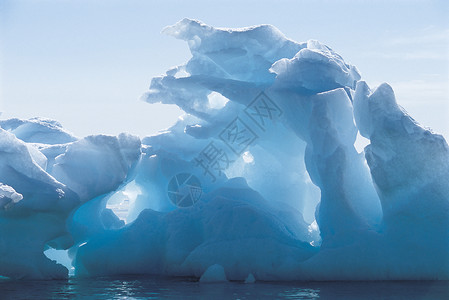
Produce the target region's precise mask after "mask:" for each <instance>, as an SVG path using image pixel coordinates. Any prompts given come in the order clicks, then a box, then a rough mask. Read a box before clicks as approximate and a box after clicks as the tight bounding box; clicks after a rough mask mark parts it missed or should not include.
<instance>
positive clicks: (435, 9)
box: [0, 0, 449, 137]
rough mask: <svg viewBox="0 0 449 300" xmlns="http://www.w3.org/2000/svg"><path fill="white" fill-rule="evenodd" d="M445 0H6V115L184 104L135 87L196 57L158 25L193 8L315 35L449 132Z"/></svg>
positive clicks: (121, 127) (231, 21) (113, 129)
mask: <svg viewBox="0 0 449 300" xmlns="http://www.w3.org/2000/svg"><path fill="white" fill-rule="evenodd" d="M448 2H449V1H444V0H441V1H431V0H430V1H417V0H416V1H413V0H407V1H405V0H404V1H399V0H390V1H356V0H352V1H350V0H342V1H317V0H313V1H312V0H311V1H305V0H304V1H293V0H292V1H287V0H277V1H275V0H273V1H234V0H232V1H170V0H166V1H142V0H122V1H118V0H101V1H100V0H97V1H94V0H91V1H87V0H14V1H12V0H0V26H1V28H0V30H1V31H0V43H1V44H0V47H1V48H0V51H1V68H0V70H1V86H0V88H1V90H0V93H1V94H0V96H1V98H0V99H1V102H0V111H3V114H2V116H1V118H10V117H19V118H29V117H33V116H44V117H49V118H53V119H56V120H59V121H60V122H61V123H62V124H63V125H64V127H65V128H67V129H68V130H70V131H72V132H73V133H75V134H76V135H78V136H84V135H87V134H93V133H107V134H117V133H119V132H122V131H126V132H130V133H135V134H138V135H140V136H145V135H147V134H152V133H155V132H156V131H157V130H159V129H163V128H166V127H167V126H169V125H170V124H171V123H173V122H174V121H175V120H176V117H177V115H178V114H179V113H180V112H179V110H177V109H176V108H174V107H172V106H163V105H150V104H147V103H143V102H141V101H139V100H138V98H139V97H140V95H141V94H142V93H144V92H145V91H146V90H147V89H148V86H149V84H150V80H151V78H152V77H153V76H157V75H160V74H162V73H164V72H165V71H166V70H167V69H169V68H170V67H172V66H175V65H178V64H182V63H184V62H186V61H187V60H188V59H189V57H190V52H189V50H188V47H187V44H186V43H185V42H183V41H179V40H175V39H174V38H172V37H168V36H164V35H162V34H160V31H161V29H162V28H163V27H164V26H167V25H171V24H174V23H175V22H177V21H178V20H180V19H182V18H184V17H189V18H194V19H199V20H201V21H203V22H205V23H207V24H209V25H212V26H218V27H242V26H249V25H256V24H266V23H269V24H273V25H274V26H276V27H278V28H279V29H280V30H281V31H282V32H283V33H284V34H285V35H286V36H287V37H289V38H291V39H294V40H296V41H306V40H308V39H317V40H319V41H321V42H323V43H325V44H327V45H328V46H330V47H331V48H333V49H334V50H336V51H337V52H339V53H340V54H341V55H342V56H343V57H344V58H345V60H346V61H347V62H349V63H352V64H354V65H356V66H357V68H358V69H359V70H360V72H361V73H362V77H363V79H365V80H366V81H367V82H368V84H369V85H370V86H371V87H373V86H375V85H378V84H380V83H381V82H388V83H390V84H391V85H392V86H393V89H394V90H395V92H396V96H397V98H398V102H399V103H400V104H401V105H402V106H404V107H405V108H406V109H407V110H408V111H409V113H410V114H411V115H412V116H413V117H414V118H415V119H416V120H418V121H419V122H420V123H421V124H423V125H425V126H429V127H432V128H433V129H434V130H435V131H437V132H440V133H443V134H444V135H445V137H449V5H448V4H447V3H448Z"/></svg>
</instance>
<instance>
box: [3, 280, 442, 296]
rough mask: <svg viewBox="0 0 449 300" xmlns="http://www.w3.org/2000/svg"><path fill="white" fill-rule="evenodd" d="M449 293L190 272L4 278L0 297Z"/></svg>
mask: <svg viewBox="0 0 449 300" xmlns="http://www.w3.org/2000/svg"><path fill="white" fill-rule="evenodd" d="M160 298H172V299H448V298H449V282H446V281H417V282H412V281H399V282H398V281H395V282H276V283H274V282H256V283H255V284H244V283H241V282H229V283H223V284H200V283H199V282H197V281H196V280H194V279H190V278H161V277H139V276H127V277H120V278H118V277H102V278H94V279H92V278H91V279H76V278H71V279H69V280H65V281H64V280H53V281H8V280H0V299H160Z"/></svg>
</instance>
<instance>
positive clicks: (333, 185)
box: [0, 19, 449, 282]
mask: <svg viewBox="0 0 449 300" xmlns="http://www.w3.org/2000/svg"><path fill="white" fill-rule="evenodd" d="M163 32H164V33H166V34H169V35H171V36H173V37H175V38H178V39H182V40H185V41H186V42H187V43H188V45H189V47H190V50H191V53H192V58H191V59H190V60H189V61H188V62H186V63H185V64H184V65H180V66H177V67H174V68H171V69H170V70H168V71H167V73H166V74H165V75H163V76H160V77H156V78H154V79H153V80H152V82H151V85H150V89H149V91H148V92H147V93H145V94H144V95H143V97H142V99H143V100H144V101H147V102H148V103H157V102H161V103H166V104H176V105H177V106H179V107H180V108H181V109H183V111H184V112H185V115H183V116H182V117H180V118H179V120H178V121H177V122H176V124H175V125H173V126H172V127H171V128H169V129H168V130H166V131H164V132H161V133H159V134H157V135H153V136H148V137H145V138H144V139H142V140H140V139H139V138H138V137H135V136H132V135H129V134H121V135H119V136H117V137H113V136H105V135H96V136H89V137H85V138H81V139H78V138H76V137H74V136H73V135H71V134H70V133H68V132H67V131H65V130H64V129H63V128H62V126H61V125H60V124H59V123H57V122H56V121H51V120H46V119H38V118H37V119H31V120H18V119H11V120H3V121H0V127H1V128H2V129H0V153H1V154H0V232H1V235H0V253H1V254H2V255H1V256H0V275H1V276H7V277H11V278H23V277H26V278H61V277H66V276H67V269H66V268H64V267H63V266H61V265H58V264H56V263H55V262H52V261H51V260H49V259H48V258H46V257H45V256H44V254H43V251H44V250H45V249H48V248H49V247H50V248H55V249H66V250H67V253H68V255H69V257H70V259H71V260H72V264H73V266H74V268H75V275H76V276H96V275H111V274H159V275H179V276H195V277H197V278H201V280H200V281H203V282H207V281H209V282H210V281H224V280H241V281H246V282H254V281H255V280H292V279H295V280H311V279H312V280H348V279H349V280H351V279H354V280H356V279H358V280H360V279H368V280H379V279H382V280H388V279H449V259H448V258H449V257H448V254H449V253H448V251H449V245H448V243H449V239H448V230H447V229H448V228H449V226H448V225H449V224H448V220H449V182H448V178H449V147H448V145H447V143H446V141H445V140H444V138H443V137H442V136H440V135H438V134H435V133H433V132H431V131H430V130H428V129H425V128H423V127H421V126H420V125H419V124H418V123H417V122H416V121H415V120H413V119H412V118H411V117H410V116H409V115H408V114H407V113H406V112H405V111H404V110H403V109H402V108H401V107H400V106H399V105H398V104H397V102H396V99H395V96H394V92H393V90H392V88H391V87H390V86H389V85H388V84H382V85H380V86H379V87H378V88H376V89H374V90H371V89H370V88H369V87H368V84H367V83H365V82H364V81H363V80H362V77H361V75H360V73H359V71H358V70H357V68H356V67H355V66H352V65H351V64H349V63H347V62H345V61H344V59H343V58H342V57H341V56H340V55H338V54H337V53H335V52H334V51H333V50H332V49H331V48H329V47H328V46H326V45H323V44H321V43H319V42H318V41H308V42H304V43H297V42H295V41H292V40H289V39H287V38H286V37H285V36H284V35H282V33H280V32H279V31H278V30H277V29H276V28H275V27H273V26H271V25H262V26H254V27H249V28H243V29H218V28H213V27H211V26H208V25H205V24H203V23H201V22H198V21H194V20H189V19H184V20H182V21H180V22H178V23H177V24H175V25H173V26H169V27H167V28H165V29H164V30H163ZM358 132H359V133H360V134H361V135H362V136H363V137H365V138H367V139H368V140H369V145H368V146H367V147H366V148H365V151H364V152H362V153H358V152H357V150H356V149H355V147H354V143H355V141H356V136H357V134H358ZM56 252H57V251H56ZM47 253H50V252H47ZM52 253H55V251H53V252H52ZM61 261H62V260H61ZM64 261H67V258H66V257H65V258H64ZM67 267H69V268H70V266H67Z"/></svg>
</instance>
